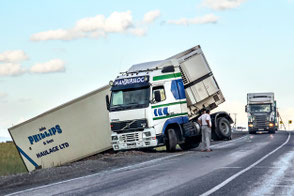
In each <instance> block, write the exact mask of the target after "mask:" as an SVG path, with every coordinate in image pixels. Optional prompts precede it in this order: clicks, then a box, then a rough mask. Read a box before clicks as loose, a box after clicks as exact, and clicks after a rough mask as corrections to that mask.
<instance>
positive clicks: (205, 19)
mask: <svg viewBox="0 0 294 196" xmlns="http://www.w3.org/2000/svg"><path fill="white" fill-rule="evenodd" d="M217 21H218V17H217V16H215V15H214V14H207V15H204V16H202V17H195V18H181V19H178V20H168V21H167V23H168V24H176V25H190V24H209V23H217Z"/></svg>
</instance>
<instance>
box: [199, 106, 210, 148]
mask: <svg viewBox="0 0 294 196" xmlns="http://www.w3.org/2000/svg"><path fill="white" fill-rule="evenodd" d="M201 113H202V115H201V116H200V117H199V118H198V123H199V124H200V126H201V134H202V144H201V151H202V152H204V151H206V152H210V151H212V150H211V149H210V139H211V118H210V115H209V113H210V111H209V110H208V109H203V110H202V112H201Z"/></svg>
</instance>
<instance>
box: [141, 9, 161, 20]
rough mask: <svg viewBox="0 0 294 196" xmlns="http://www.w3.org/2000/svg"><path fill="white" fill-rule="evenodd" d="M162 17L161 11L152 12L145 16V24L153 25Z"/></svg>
mask: <svg viewBox="0 0 294 196" xmlns="http://www.w3.org/2000/svg"><path fill="white" fill-rule="evenodd" d="M159 16H160V10H152V11H149V12H147V13H146V14H144V19H143V22H145V23H152V22H154V21H155V20H156V19H157V18H158V17H159Z"/></svg>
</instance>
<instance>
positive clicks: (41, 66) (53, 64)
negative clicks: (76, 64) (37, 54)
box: [30, 59, 65, 73]
mask: <svg viewBox="0 0 294 196" xmlns="http://www.w3.org/2000/svg"><path fill="white" fill-rule="evenodd" d="M64 71H65V66H64V62H63V61H62V60H60V59H53V60H50V61H48V62H45V63H36V64H35V65H33V66H32V67H31V69H30V72H32V73H52V72H64Z"/></svg>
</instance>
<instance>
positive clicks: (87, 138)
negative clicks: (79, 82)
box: [8, 86, 111, 171]
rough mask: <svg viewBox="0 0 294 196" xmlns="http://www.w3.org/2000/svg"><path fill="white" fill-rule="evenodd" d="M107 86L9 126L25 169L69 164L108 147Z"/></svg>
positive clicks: (109, 137) (109, 146) (109, 144)
mask: <svg viewBox="0 0 294 196" xmlns="http://www.w3.org/2000/svg"><path fill="white" fill-rule="evenodd" d="M109 93H110V88H109V86H105V87H102V88H100V89H98V90H95V91H93V92H90V93H88V94H86V95H84V96H82V97H79V98H77V99H75V100H73V101H70V102H68V103H65V104H63V105H61V106H59V107H57V108H54V109H52V110H50V111H48V112H45V113H43V114H41V115H39V116H37V117H35V118H32V119H30V120H28V121H26V122H23V123H21V124H19V125H16V126H14V127H11V128H9V129H8V130H9V132H10V135H11V137H12V139H13V141H14V143H15V145H16V147H17V150H18V151H19V154H20V156H21V158H22V160H23V162H24V164H25V166H26V168H27V170H28V171H32V170H35V169H37V168H49V167H54V166H59V165H62V164H65V163H69V162H72V161H75V160H79V159H82V158H84V157H87V156H90V155H93V154H96V153H99V152H102V151H105V150H108V149H111V131H110V127H109V121H108V115H107V113H108V111H107V109H106V106H105V96H106V95H107V94H109Z"/></svg>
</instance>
